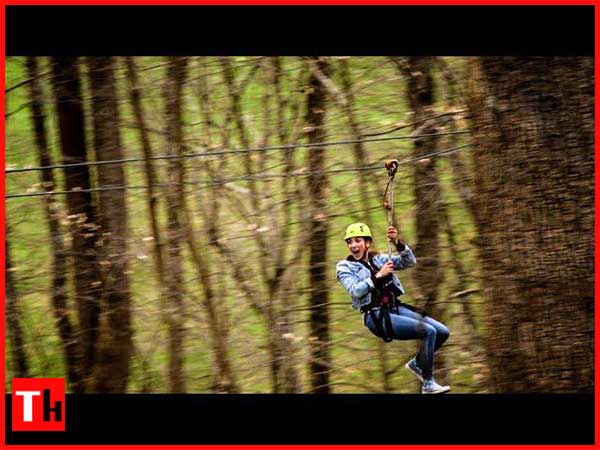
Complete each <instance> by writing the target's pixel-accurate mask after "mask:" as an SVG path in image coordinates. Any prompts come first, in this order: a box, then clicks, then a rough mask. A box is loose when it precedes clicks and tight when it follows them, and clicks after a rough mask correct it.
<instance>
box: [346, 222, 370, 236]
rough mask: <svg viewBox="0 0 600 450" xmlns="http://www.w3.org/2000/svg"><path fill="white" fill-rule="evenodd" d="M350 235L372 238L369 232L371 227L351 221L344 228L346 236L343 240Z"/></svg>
mask: <svg viewBox="0 0 600 450" xmlns="http://www.w3.org/2000/svg"><path fill="white" fill-rule="evenodd" d="M351 237H368V238H371V239H373V235H372V234H371V229H370V228H369V227H368V226H367V225H365V224H364V223H360V222H357V223H351V224H350V225H348V228H346V236H345V237H344V240H348V239H350V238H351Z"/></svg>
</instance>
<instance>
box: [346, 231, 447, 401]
mask: <svg viewBox="0 0 600 450" xmlns="http://www.w3.org/2000/svg"><path fill="white" fill-rule="evenodd" d="M387 238H388V240H389V241H390V242H392V243H393V244H394V245H395V246H396V249H397V250H398V252H399V255H398V256H392V255H386V254H382V253H378V252H375V251H371V250H370V248H371V244H372V243H373V236H372V234H371V230H370V229H369V227H368V226H367V225H365V224H364V223H353V224H351V225H349V226H348V228H347V229H346V235H345V237H344V239H345V240H346V243H347V244H348V250H350V255H349V256H348V257H347V258H346V259H345V260H343V261H340V262H339V263H338V264H337V278H338V280H340V283H342V286H344V288H345V289H346V290H347V291H348V292H349V293H350V296H351V297H352V308H354V309H358V310H360V311H361V312H362V313H363V314H364V324H365V325H366V326H367V328H368V329H369V330H370V331H371V333H373V334H374V335H375V336H377V337H380V338H382V339H383V340H384V341H385V342H390V341H391V340H393V339H397V340H408V339H420V340H421V341H422V343H421V347H420V349H419V351H418V352H417V354H416V356H415V357H414V358H412V359H411V360H410V361H408V362H407V363H406V365H405V367H406V368H407V369H408V370H409V371H410V372H411V373H412V374H413V375H414V376H416V377H417V378H418V379H419V380H420V381H421V383H423V386H422V389H421V392H422V393H423V394H441V393H443V392H448V391H449V390H450V386H440V385H439V384H437V383H436V382H435V380H434V379H433V354H434V352H435V351H437V350H438V349H439V348H440V347H441V346H442V344H443V343H444V342H445V341H446V339H448V336H450V332H449V331H448V328H447V327H446V326H445V325H444V324H442V323H440V322H438V321H436V320H433V319H432V318H431V317H425V313H422V314H421V313H419V312H417V310H416V309H415V308H413V307H412V306H410V305H407V304H405V303H402V302H400V300H399V298H400V296H401V295H404V288H403V287H402V283H400V280H399V279H398V278H397V277H396V275H395V274H394V270H399V269H407V268H409V267H412V266H414V265H415V264H416V263H417V260H416V258H415V255H414V254H413V252H412V250H411V249H410V247H409V246H408V245H406V244H405V243H404V242H402V241H401V240H399V239H398V231H397V230H396V228H394V227H393V226H391V225H390V226H389V227H388V230H387Z"/></svg>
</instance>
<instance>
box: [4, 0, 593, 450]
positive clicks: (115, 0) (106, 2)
mask: <svg viewBox="0 0 600 450" xmlns="http://www.w3.org/2000/svg"><path fill="white" fill-rule="evenodd" d="M5 5H6V6H13V5H14V6H42V5H48V6H50V5H52V6H54V5H56V6H60V5H63V6H65V5H73V6H76V5H80V6H111V5H115V6H141V5H155V6H158V5H165V6H166V5H179V6H183V5H198V6H213V5H222V6H246V5H247V6H266V5H281V6H295V5H316V6H342V5H349V6H353V5H354V6H358V5H365V6H366V5H373V6H384V5H414V6H442V5H461V6H468V5H472V6H478V5H480V6H496V5H518V6H541V5H548V6H553V5H555V6H559V5H594V6H595V11H594V17H595V23H594V43H595V51H594V54H595V61H594V78H595V99H597V98H598V93H599V88H598V79H599V74H600V66H599V65H598V58H599V57H600V52H599V47H600V40H599V35H598V23H599V22H600V6H599V5H598V0H575V1H565V0H528V1H519V0H491V1H482V0H471V1H469V0H421V1H418V0H412V1H411V0H404V1H403V0H375V1H373V2H368V1H365V0H325V1H323V0H321V1H319V0H291V1H289V2H282V1H281V0H247V1H242V0H205V1H202V0H174V1H172V2H169V1H166V0H89V1H83V0H0V28H1V29H2V30H5V29H6V28H5ZM0 51H1V60H2V77H1V80H0V112H1V113H2V121H1V124H0V137H1V138H2V139H1V140H2V142H1V143H0V155H1V157H2V160H3V161H4V157H5V145H6V144H5V143H6V140H5V131H6V130H5V120H4V114H5V92H4V90H5V76H6V73H5V72H6V55H5V53H6V52H5V34H4V32H2V33H0ZM599 108H600V107H599V105H598V103H597V102H596V103H595V104H594V120H595V121H596V122H595V124H596V123H597V118H598V112H599ZM597 142H598V129H597V128H595V131H594V143H595V145H597ZM596 148H597V147H594V155H595V162H594V164H595V165H594V181H596V178H597V174H598V169H599V167H600V163H599V162H598V157H597V156H598V155H597V151H596ZM599 194H600V189H599V188H598V185H597V184H595V200H594V204H595V208H596V210H597V209H598V207H599V206H600V200H599ZM4 195H5V174H4V171H1V172H0V239H1V240H2V244H1V246H2V252H1V254H0V262H1V263H2V266H3V267H4V262H5V261H4V258H5V253H4V245H5V244H4V243H5V236H6V234H5V232H6V230H5V199H4ZM599 224H600V219H599V218H598V215H597V214H596V216H595V218H594V239H595V249H594V258H595V265H594V280H596V279H597V278H598V266H597V264H596V261H597V260H598V258H600V250H599V249H598V245H597V242H596V236H597V230H598V225H599ZM0 282H1V283H2V286H3V287H4V285H5V284H4V283H5V274H4V270H2V271H1V275H0ZM599 296H600V288H599V287H598V285H597V284H596V285H595V298H596V300H597V299H598V297H599ZM0 308H1V311H2V314H3V315H4V311H5V290H4V289H2V291H1V292H0ZM594 323H595V330H594V332H595V349H597V348H598V343H599V339H598V335H597V333H596V330H597V329H598V325H599V324H600V319H599V318H598V316H597V315H596V317H595V320H594ZM0 357H1V358H2V362H3V363H4V364H5V361H6V355H5V329H4V321H2V322H1V323H0ZM594 367H595V390H594V391H595V406H594V410H595V420H594V424H595V436H597V435H598V422H599V418H600V406H599V400H600V395H599V392H598V382H599V380H600V375H599V374H598V358H597V357H596V355H595V353H594ZM0 385H1V386H0V393H1V394H2V397H1V398H0V428H1V427H2V426H3V424H4V418H5V410H4V408H5V402H4V396H5V366H4V367H2V368H0ZM65 447H68V448H73V449H75V448H77V449H90V450H92V449H93V450H104V449H107V450H108V449H114V448H123V449H140V450H141V449H148V448H152V449H153V450H167V449H169V450H170V449H173V448H190V449H191V448H196V449H205V450H208V449H215V450H233V449H240V450H259V449H264V448H273V449H275V448H276V449H284V450H315V449H328V450H342V449H344V450H345V449H347V448H360V449H363V450H383V449H390V450H391V449H410V448H414V449H419V450H432V449H439V448H442V447H443V448H447V449H452V450H459V449H464V448H465V447H467V448H468V447H471V448H477V449H490V450H492V449H493V450H504V449H507V450H508V449H514V448H526V449H532V450H538V449H539V450H542V449H544V450H545V449H547V448H548V447H549V446H548V445H476V446H467V445H356V446H349V445H153V446H149V445H69V446H66V445H10V446H7V445H6V444H5V434H4V432H1V431H0V448H9V449H19V450H33V449H52V450H59V449H60V450H62V449H64V448H65ZM596 447H597V439H595V444H594V445H593V446H591V445H553V446H552V448H553V449H556V450H560V449H565V450H566V449H573V448H596Z"/></svg>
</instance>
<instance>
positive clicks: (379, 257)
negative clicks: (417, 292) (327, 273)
mask: <svg viewBox="0 0 600 450" xmlns="http://www.w3.org/2000/svg"><path fill="white" fill-rule="evenodd" d="M387 260H388V255H387V253H378V254H376V255H375V256H373V260H372V261H373V264H374V265H375V266H376V267H377V268H381V267H382V266H383V265H384V264H385V263H386V262H387ZM392 261H393V262H394V270H399V269H407V268H409V267H412V266H414V265H415V264H416V263H417V259H416V258H415V255H414V253H413V252H412V250H411V249H410V247H409V246H408V245H407V246H406V247H405V248H404V250H402V251H401V252H400V253H399V255H396V256H392ZM336 272H337V279H338V280H340V283H342V286H344V289H346V290H347V291H348V292H349V293H350V296H351V297H352V308H353V309H360V308H362V307H363V306H365V305H368V304H369V303H371V291H372V290H373V289H375V285H374V284H373V280H371V272H369V269H367V268H366V267H365V266H364V265H363V264H361V263H360V262H358V261H350V260H348V259H344V260H343V261H340V262H339V263H337V266H336ZM392 280H393V283H394V286H396V287H397V288H398V289H399V290H400V292H401V293H402V294H404V288H403V287H402V283H400V280H399V279H398V277H396V274H395V273H393V274H392Z"/></svg>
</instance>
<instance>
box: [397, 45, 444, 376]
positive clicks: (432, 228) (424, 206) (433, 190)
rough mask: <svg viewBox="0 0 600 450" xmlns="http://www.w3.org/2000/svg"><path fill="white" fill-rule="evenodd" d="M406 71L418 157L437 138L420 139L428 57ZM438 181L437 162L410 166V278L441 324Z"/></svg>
mask: <svg viewBox="0 0 600 450" xmlns="http://www.w3.org/2000/svg"><path fill="white" fill-rule="evenodd" d="M407 62H408V64H407V67H406V73H405V76H406V79H407V83H408V86H407V92H408V96H409V103H410V108H411V111H412V112H413V119H414V123H415V125H414V129H413V134H414V135H415V139H414V156H415V157H416V158H419V157H422V156H424V155H426V154H428V153H432V152H434V151H435V150H436V146H437V143H438V138H437V136H427V137H420V135H424V134H433V133H435V132H436V131H437V127H436V123H435V122H434V121H432V120H425V121H424V119H426V118H427V117H430V116H432V115H433V114H432V112H433V105H434V89H435V88H434V81H433V74H432V62H433V60H432V58H431V57H409V58H408V61H407ZM439 183H440V181H439V177H438V173H437V158H424V159H422V160H420V161H419V162H418V163H417V164H415V165H414V171H413V185H414V190H415V203H416V230H417V244H416V246H415V254H416V256H417V258H418V260H419V264H418V265H417V266H416V268H415V271H414V277H415V280H416V281H417V284H418V286H419V292H420V294H421V296H422V297H423V298H422V299H420V302H421V304H422V306H423V309H425V311H427V313H428V314H429V315H431V316H432V317H433V318H435V319H437V320H440V321H441V320H443V312H444V311H443V308H442V307H441V306H440V305H439V304H438V292H439V285H440V283H441V281H442V272H441V270H440V250H439V218H438V208H439V204H438V203H439V201H440V184H439ZM435 366H436V370H437V371H439V370H440V369H442V368H443V367H444V361H443V358H442V356H441V355H440V354H436V358H435ZM436 377H437V378H439V380H438V381H440V382H447V381H448V380H447V378H446V377H444V376H443V373H440V372H438V373H436Z"/></svg>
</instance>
